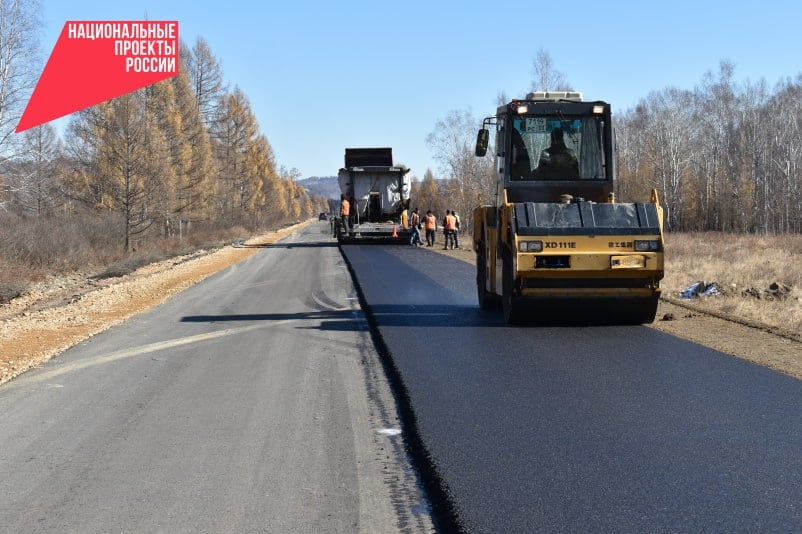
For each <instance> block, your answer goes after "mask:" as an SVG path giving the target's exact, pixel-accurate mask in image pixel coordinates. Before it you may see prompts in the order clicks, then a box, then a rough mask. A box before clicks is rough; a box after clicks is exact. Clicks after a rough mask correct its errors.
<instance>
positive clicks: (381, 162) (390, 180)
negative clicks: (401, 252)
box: [333, 148, 411, 243]
mask: <svg viewBox="0 0 802 534" xmlns="http://www.w3.org/2000/svg"><path fill="white" fill-rule="evenodd" d="M409 171H410V169H409V168H407V167H405V166H403V165H394V164H393V151H392V148H346V149H345V166H344V167H343V168H341V169H340V171H339V173H338V175H337V182H338V183H339V186H340V192H341V194H342V195H344V196H345V197H346V198H347V199H348V201H349V203H350V216H349V217H348V218H347V219H343V218H342V217H337V219H336V220H335V221H334V223H333V224H334V234H335V236H336V237H337V240H338V241H339V242H341V243H342V242H355V241H363V242H399V243H405V242H407V241H408V240H409V229H407V228H404V225H403V224H402V214H403V213H404V210H408V209H409V193H410V189H411V183H410V178H409V176H408V173H409ZM338 215H339V214H338Z"/></svg>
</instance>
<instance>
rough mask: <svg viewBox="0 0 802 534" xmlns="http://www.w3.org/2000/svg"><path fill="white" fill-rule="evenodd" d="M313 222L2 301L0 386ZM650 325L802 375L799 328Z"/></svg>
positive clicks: (707, 316)
mask: <svg viewBox="0 0 802 534" xmlns="http://www.w3.org/2000/svg"><path fill="white" fill-rule="evenodd" d="M313 222H314V221H308V222H305V223H301V224H300V225H295V226H292V227H289V228H285V229H282V230H280V231H277V232H271V233H269V234H266V235H263V236H259V237H256V238H254V239H251V240H250V241H247V242H245V243H244V244H243V245H240V246H227V247H224V248H221V249H219V250H215V251H211V252H197V253H194V254H191V255H188V256H183V257H180V258H173V259H171V260H167V261H163V262H159V263H154V264H152V265H148V266H146V267H143V268H141V269H139V270H137V271H135V272H134V273H132V274H130V275H127V276H123V277H120V278H114V279H107V280H103V281H95V280H88V279H86V278H85V277H81V276H77V275H76V276H74V277H70V278H65V279H60V280H59V281H58V284H55V285H53V284H50V285H49V286H48V287H43V288H42V289H40V290H37V291H33V292H30V293H28V294H25V295H23V296H22V297H20V298H18V299H15V300H13V301H12V302H10V303H8V304H5V305H2V306H0V384H2V383H4V382H7V381H9V380H11V379H12V378H14V377H15V376H18V375H19V374H21V373H24V372H25V371H27V370H28V369H31V368H33V367H36V366H37V365H41V364H42V363H44V362H46V361H47V360H49V359H50V358H52V357H54V356H56V355H58V354H59V353H60V352H62V351H64V350H66V349H68V348H69V347H71V346H73V345H75V344H76V343H79V342H81V341H83V340H84V339H87V338H89V337H91V336H93V335H96V334H98V333H100V332H102V331H104V330H106V329H108V328H110V327H112V326H114V325H116V324H119V323H121V322H123V321H125V320H126V319H128V318H129V317H131V316H133V315H135V314H138V313H141V312H143V311H145V310H147V309H150V308H152V307H153V306H156V305H158V304H160V303H162V302H164V301H165V300H167V299H168V298H170V297H171V296H173V295H175V294H176V293H178V292H180V291H182V290H183V289H186V288H187V287H190V286H191V285H193V284H196V283H198V282H200V281H201V280H203V279H204V278H206V277H208V276H210V275H212V274H214V273H216V272H218V271H220V270H222V269H225V268H227V267H229V266H231V265H233V264H235V263H237V262H240V261H242V260H244V259H246V258H248V257H250V256H251V255H253V254H254V253H255V252H256V251H257V250H259V248H258V247H259V246H261V245H266V244H271V243H274V242H276V241H278V240H279V239H281V238H283V237H285V236H287V235H289V234H291V233H293V232H295V231H297V230H298V229H299V228H300V227H302V226H305V225H308V224H313ZM429 250H431V251H433V252H436V253H440V254H446V255H449V256H452V257H454V258H457V259H460V260H462V261H466V262H468V263H471V264H473V263H474V260H475V256H474V253H473V251H472V250H465V249H462V250H442V249H441V248H440V247H434V248H433V249H429ZM650 327H651V328H655V329H657V330H661V331H663V332H666V333H669V334H672V335H675V336H677V337H681V338H684V339H688V340H690V341H694V342H696V343H699V344H701V345H705V346H707V347H710V348H713V349H716V350H719V351H721V352H724V353H726V354H731V355H733V356H736V357H738V358H742V359H744V360H748V361H751V362H754V363H756V364H758V365H763V366H766V367H770V368H772V369H775V370H777V371H780V372H782V373H785V374H788V375H791V376H794V377H796V378H799V379H802V335H800V334H799V333H797V332H791V331H785V330H782V329H780V328H775V327H770V326H767V325H762V324H759V323H755V322H753V321H746V320H743V319H740V318H738V317H734V316H726V315H724V314H714V312H711V311H710V310H705V309H704V308H703V307H702V306H699V305H694V304H688V303H686V302H684V301H681V300H679V299H673V298H670V297H667V298H664V299H663V300H662V301H661V302H660V306H659V308H658V313H657V320H656V321H655V322H654V323H653V324H652V325H650Z"/></svg>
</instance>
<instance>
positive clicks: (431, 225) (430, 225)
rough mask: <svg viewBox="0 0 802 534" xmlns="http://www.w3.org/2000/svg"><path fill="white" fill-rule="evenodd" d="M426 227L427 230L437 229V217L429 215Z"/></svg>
mask: <svg viewBox="0 0 802 534" xmlns="http://www.w3.org/2000/svg"><path fill="white" fill-rule="evenodd" d="M426 229H427V230H437V219H436V218H435V216H434V215H427V216H426Z"/></svg>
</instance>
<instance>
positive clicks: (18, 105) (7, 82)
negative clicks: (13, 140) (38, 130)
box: [0, 0, 42, 159]
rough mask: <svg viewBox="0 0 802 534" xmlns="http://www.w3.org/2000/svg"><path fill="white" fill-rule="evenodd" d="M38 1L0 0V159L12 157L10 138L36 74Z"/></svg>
mask: <svg viewBox="0 0 802 534" xmlns="http://www.w3.org/2000/svg"><path fill="white" fill-rule="evenodd" d="M41 11H42V10H41V7H40V5H39V2H38V0H0V159H8V158H9V157H12V156H13V148H12V147H10V146H9V145H10V137H11V135H12V134H13V133H14V129H15V128H16V126H17V123H18V122H19V119H20V117H21V115H22V111H23V109H24V105H25V102H26V101H27V99H28V97H29V96H30V94H31V91H32V90H33V87H34V85H35V84H36V77H37V76H38V73H39V41H38V30H39V28H40V26H41V20H40V13H41Z"/></svg>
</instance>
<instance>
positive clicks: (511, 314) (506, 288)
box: [501, 252, 523, 324]
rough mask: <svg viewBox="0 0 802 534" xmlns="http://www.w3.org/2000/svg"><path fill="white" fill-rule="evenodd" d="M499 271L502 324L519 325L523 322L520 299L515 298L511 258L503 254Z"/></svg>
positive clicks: (507, 254)
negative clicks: (502, 313)
mask: <svg viewBox="0 0 802 534" xmlns="http://www.w3.org/2000/svg"><path fill="white" fill-rule="evenodd" d="M503 260H504V261H503V262H502V263H503V267H502V271H501V279H502V280H501V309H502V311H503V312H504V322H505V323H507V324H520V323H521V322H523V312H522V311H521V306H522V304H521V298H520V297H517V296H515V294H514V293H515V292H514V290H513V287H514V284H515V271H514V270H513V268H512V258H511V257H510V255H509V253H506V252H505V253H504V258H503Z"/></svg>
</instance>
